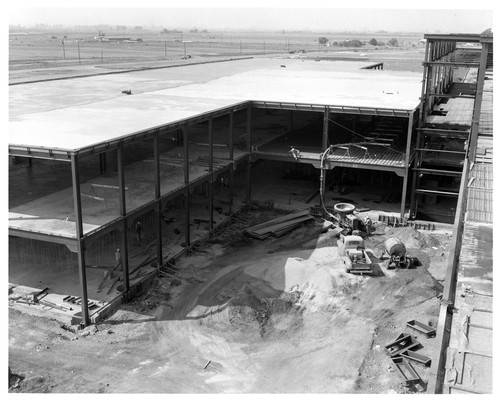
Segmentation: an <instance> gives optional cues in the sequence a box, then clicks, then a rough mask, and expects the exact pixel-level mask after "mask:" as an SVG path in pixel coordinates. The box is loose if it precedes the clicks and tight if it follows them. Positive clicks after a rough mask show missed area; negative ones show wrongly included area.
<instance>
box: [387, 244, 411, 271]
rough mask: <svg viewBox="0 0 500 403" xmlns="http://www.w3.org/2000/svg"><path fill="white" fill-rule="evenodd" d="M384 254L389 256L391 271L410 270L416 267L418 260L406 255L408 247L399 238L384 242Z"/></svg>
mask: <svg viewBox="0 0 500 403" xmlns="http://www.w3.org/2000/svg"><path fill="white" fill-rule="evenodd" d="M384 247H385V251H384V254H386V255H387V256H389V259H390V260H389V266H388V268H389V269H395V268H398V269H409V268H411V267H413V266H415V263H416V259H415V258H413V257H411V256H409V255H408V254H407V253H406V247H405V245H404V243H403V242H401V240H400V239H399V238H396V237H391V238H387V239H386V240H385V242H384Z"/></svg>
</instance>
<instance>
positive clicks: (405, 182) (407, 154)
mask: <svg viewBox="0 0 500 403" xmlns="http://www.w3.org/2000/svg"><path fill="white" fill-rule="evenodd" d="M413 115H414V114H411V115H410V118H409V119H408V133H407V135H406V152H405V174H404V176H403V189H402V192H401V217H400V218H401V221H402V220H404V217H405V206H406V193H407V192H408V189H407V186H408V165H409V164H410V148H411V138H412V134H413Z"/></svg>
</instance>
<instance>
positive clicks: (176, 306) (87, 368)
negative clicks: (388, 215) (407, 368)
mask: <svg viewBox="0 0 500 403" xmlns="http://www.w3.org/2000/svg"><path fill="white" fill-rule="evenodd" d="M284 213H285V212H283V211H278V210H272V209H267V210H265V209H260V210H251V211H250V212H249V213H246V219H247V220H248V221H247V222H246V225H248V222H250V223H252V224H253V223H259V222H264V221H267V220H269V219H272V218H275V217H276V216H278V215H281V214H284ZM233 225H234V226H235V228H234V229H235V230H234V231H228V232H225V233H222V234H221V235H217V236H215V237H213V238H212V239H211V240H209V241H207V242H206V243H205V244H204V245H203V247H202V248H201V249H200V250H199V252H197V253H194V254H192V255H190V256H187V257H185V258H182V259H180V260H178V261H177V262H176V265H175V268H176V270H175V271H174V272H172V273H173V274H171V275H162V276H160V277H159V278H158V280H157V282H156V284H155V286H154V287H152V288H150V289H148V290H146V291H145V293H144V294H143V295H142V296H140V297H138V298H136V299H135V300H133V301H131V302H130V303H128V304H125V305H122V306H121V307H120V308H119V309H118V310H117V311H116V312H115V313H114V314H113V315H111V316H110V317H109V318H108V319H107V320H105V321H104V322H102V323H100V324H97V325H91V326H90V327H87V328H85V329H83V330H76V329H74V328H70V327H68V326H64V327H61V325H60V324H59V323H58V322H56V321H54V320H49V319H47V318H41V317H36V316H31V315H27V314H23V313H20V312H18V311H16V310H14V309H10V310H9V367H10V370H11V371H12V373H13V374H14V375H13V376H11V378H10V388H9V391H10V392H55V393H57V392H91V393H95V392H101V393H127V392H142V393H223V392H226V393H230V392H243V393H250V392H261V393H271V392H272V393H294V392H295V393H297V392H298V393H413V392H423V391H425V382H426V381H427V379H428V371H429V369H428V368H426V367H424V366H421V365H419V364H413V367H414V368H415V370H416V371H417V373H418V374H419V376H420V377H421V378H422V383H420V384H417V385H416V386H412V387H406V386H405V384H404V382H403V380H402V379H401V378H400V377H399V375H398V374H397V373H396V372H395V370H394V368H393V366H392V365H391V360H390V359H389V357H388V355H387V354H386V352H385V349H384V347H385V345H386V344H388V343H390V342H392V341H394V340H395V338H396V337H397V336H398V335H399V334H400V333H402V332H405V333H410V334H412V335H413V336H414V337H417V340H418V341H420V342H421V343H422V345H423V348H422V349H421V350H419V353H421V354H424V355H426V356H428V357H432V356H433V354H434V353H435V351H436V349H437V348H438V345H437V340H436V339H435V338H426V337H425V336H424V335H421V334H418V333H415V332H414V331H413V330H411V329H410V328H408V327H406V322H407V321H409V320H412V319H415V320H418V321H420V322H422V323H425V324H429V325H431V326H433V327H435V326H436V324H437V318H438V312H439V306H440V300H439V296H440V293H441V290H442V283H443V280H444V275H445V269H446V264H447V258H448V250H449V242H450V238H451V233H450V232H448V231H445V230H440V231H417V230H415V229H414V228H411V227H403V228H392V227H391V228H389V227H386V226H385V225H384V224H382V223H377V225H376V231H375V233H373V234H372V235H371V236H370V237H369V238H368V239H367V240H366V243H367V247H368V248H369V249H371V250H372V251H373V255H372V257H373V260H374V262H375V263H380V270H377V273H378V275H377V276H364V277H363V276H357V275H353V274H347V273H346V272H345V270H344V266H343V263H342V261H341V259H340V257H339V256H338V252H337V247H336V238H334V237H332V235H331V233H328V232H327V233H321V222H320V220H319V219H317V221H316V222H310V223H309V224H306V225H304V226H302V227H300V228H298V229H296V230H294V231H292V232H291V233H289V234H287V235H285V236H283V237H280V238H268V239H266V240H263V241H261V240H256V239H251V238H249V237H247V236H246V235H244V234H243V233H240V230H241V229H242V226H241V223H240V224H238V223H235V224H233ZM389 236H397V237H399V238H400V239H401V240H402V241H403V242H404V243H405V244H406V247H407V249H408V252H409V253H410V254H412V255H413V256H416V257H417V258H418V259H419V261H420V263H421V265H420V266H418V267H416V268H414V269H396V270H388V269H387V268H386V267H385V266H386V264H384V262H382V261H380V259H378V257H379V256H380V255H381V252H382V248H383V241H384V240H385V239H386V238H387V237H389Z"/></svg>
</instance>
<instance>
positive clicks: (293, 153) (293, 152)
mask: <svg viewBox="0 0 500 403" xmlns="http://www.w3.org/2000/svg"><path fill="white" fill-rule="evenodd" d="M290 153H292V155H293V158H295V161H297V160H298V159H299V157H300V151H299V150H297V149H296V148H295V147H294V146H292V148H291V149H290Z"/></svg>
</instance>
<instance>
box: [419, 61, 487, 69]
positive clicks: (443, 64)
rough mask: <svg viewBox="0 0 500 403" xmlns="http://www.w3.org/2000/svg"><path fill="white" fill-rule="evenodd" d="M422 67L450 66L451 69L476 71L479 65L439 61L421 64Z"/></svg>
mask: <svg viewBox="0 0 500 403" xmlns="http://www.w3.org/2000/svg"><path fill="white" fill-rule="evenodd" d="M422 64H423V65H424V66H452V67H468V68H470V69H477V68H478V67H479V63H471V62H445V61H443V62H440V61H432V62H422Z"/></svg>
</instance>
